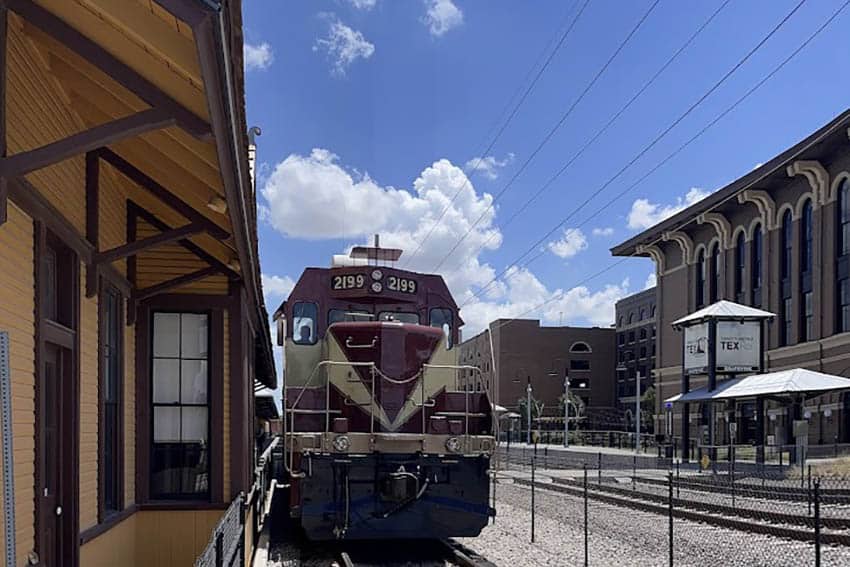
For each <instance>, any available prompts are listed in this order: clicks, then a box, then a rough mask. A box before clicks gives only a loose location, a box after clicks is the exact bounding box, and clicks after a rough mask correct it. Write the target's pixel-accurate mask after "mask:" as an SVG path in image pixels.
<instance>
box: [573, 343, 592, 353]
mask: <svg viewBox="0 0 850 567" xmlns="http://www.w3.org/2000/svg"><path fill="white" fill-rule="evenodd" d="M570 352H593V350H592V349H591V348H590V345H589V344H587V343H586V342H584V341H579V342H577V343H573V344H572V346H570Z"/></svg>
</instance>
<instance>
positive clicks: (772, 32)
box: [467, 0, 834, 303]
mask: <svg viewBox="0 0 850 567" xmlns="http://www.w3.org/2000/svg"><path fill="white" fill-rule="evenodd" d="M805 2H806V0H800V1H799V2H798V3H797V4H796V5H795V6H794V8H792V9H791V11H790V12H788V13H787V14H786V15H785V16H784V17H783V18H782V20H780V21H779V23H777V24H776V25H775V26H774V27H773V28H772V29H771V30H770V31H769V32H768V33H767V35H765V36H764V37H763V38H762V39H761V41H759V42H758V43H757V44H756V45H755V46H754V47H753V48H752V49H750V50H749V52H747V54H746V55H744V57H743V58H742V59H740V60H739V61H738V62H737V63H736V64H735V65H734V66H733V67H732V68H731V69H729V70H728V71H727V72H726V73H725V74H724V75H723V76H722V77H721V78H720V79H719V80H718V81H717V82H715V83H714V85H712V86H711V88H709V89H708V90H707V91H706V92H705V93H704V94H703V95H702V96H700V97H699V98H698V99H697V100H696V101H695V102H694V103H693V104H691V106H689V107H688V109H687V110H685V112H683V113H682V114H680V115H679V116H678V117H677V118H676V119H675V120H674V121H673V122H672V123H671V124H670V125H669V126H667V127H666V128H665V129H664V130H663V131H661V132H660V133H659V134H658V135H657V136H656V137H655V138H654V139H653V140H652V141H651V142H650V143H649V144H647V145H646V146H644V147H643V149H641V150H640V151H639V152H638V153H637V154H636V155H635V156H634V157H632V159H631V160H629V161H628V162H627V163H626V164H625V165H623V166H622V167H621V168H620V169H619V170H618V171H617V172H616V173H615V174H614V175H612V176H611V177H610V178H608V180H607V181H605V183H603V184H602V185H601V186H599V187H598V188H597V189H596V190H595V191H593V192H592V193H591V194H590V195H589V196H588V197H587V198H586V199H584V201H582V202H581V203H580V204H579V205H578V207H576V208H575V209H573V210H572V211H571V212H570V213H569V214H568V215H567V216H566V217H564V218H563V219H561V220H560V221H559V222H558V223H556V224H555V226H553V227H552V228H551V229H550V230H549V231H548V232H547V233H546V234H544V235H543V236H542V237H541V238H539V239H538V240H537V241H535V242H534V244H532V245H531V246H530V247H529V248H528V249H526V251H525V252H523V253H522V254H521V255H520V256H519V257H517V258H516V259H515V260H514V261H513V262H511V263H510V264H509V267H508V268H505V269H504V270H502V271H501V272H500V273H499V274H497V275H496V276H495V277H494V278H493V279H492V280H490V282H488V283H487V284H486V285H485V286H483V287H482V288H481V289H480V290H479V291H478V292H476V293H475V294H473V295H472V297H470V298H469V299H468V300H467V303H468V302H469V301H471V300H472V299H473V298H475V297H478V296H480V295H481V294H482V293H484V292H485V291H486V290H487V289H488V288H489V287H490V286H491V285H492V284H493V283H494V282H496V281H498V279H499V278H501V277H502V276H503V275H504V274H505V273H506V272H507V271H508V270H509V269H510V267H511V266H514V265H517V264H519V263H520V262H522V259H523V258H525V257H526V256H527V255H528V254H529V253H530V252H532V251H534V250H535V249H536V248H537V247H538V246H539V245H541V244H542V243H543V242H545V241H546V240H547V239H548V238H549V237H551V236H552V235H553V234H554V233H555V232H557V231H558V230H559V229H560V228H561V227H563V226H564V225H565V224H566V223H567V222H569V221H570V219H572V218H573V217H574V216H575V215H576V214H578V213H579V212H580V211H581V210H582V209H583V208H584V207H585V206H587V204H588V203H590V201H592V200H593V199H594V198H595V197H596V196H597V195H599V194H600V193H601V192H602V191H604V190H605V189H606V188H607V187H608V186H609V185H611V184H612V183H613V182H614V181H616V180H617V179H618V178H619V177H620V176H621V175H622V174H623V173H625V172H626V171H627V170H628V169H629V168H630V167H631V166H632V165H634V164H635V163H636V162H637V161H638V160H639V159H640V158H642V157H643V156H644V155H646V153H647V152H649V150H651V149H652V148H654V147H655V146H656V145H657V144H658V142H660V141H661V140H662V139H663V138H664V137H665V136H666V135H667V134H668V133H670V131H672V130H673V129H674V128H675V127H676V126H677V125H678V124H679V123H681V122H682V120H684V119H685V118H686V117H687V116H689V115H690V114H691V113H692V112H693V111H694V110H695V109H696V108H697V107H698V106H700V105H701V104H702V103H703V102H704V101H705V100H706V99H707V98H708V97H709V96H711V94H712V93H713V92H714V91H716V90H717V89H718V88H720V86H721V85H723V83H725V82H726V81H727V80H728V79H729V77H731V76H732V75H733V74H734V73H735V72H736V71H737V70H738V69H740V68H741V66H743V65H744V63H746V62H747V61H748V60H749V59H750V58H751V57H752V56H753V55H754V54H755V53H756V52H757V51H758V50H759V49H761V47H762V46H764V44H765V43H767V42H768V40H770V38H771V37H773V36H774V35H775V34H776V32H778V31H779V30H780V29H781V28H782V26H784V25H785V23H787V22H788V20H789V19H791V17H792V16H793V15H794V14H795V13H796V12H797V11H798V10H799V9H800V8H801V7H802V6H803V4H805ZM833 17H834V16H833ZM810 40H811V38H809V39H808V40H807V42H808V41H810ZM807 42H806V43H807ZM804 45H805V44H804ZM799 49H802V48H799ZM799 49H798V50H796V51H795V52H794V54H796V53H798V52H799ZM792 57H793V55H792ZM784 63H785V62H783V63H782V64H781V66H782V65H784ZM781 66H780V68H781ZM776 71H778V69H774V71H773V72H772V73H771V74H770V75H769V76H772V74H774V73H775V72H776ZM765 80H766V79H765ZM751 92H752V91H751ZM751 92H750V93H747V94H746V95H745V97H743V98H746V97H747V96H749V94H751ZM740 100H742V99H739V101H738V102H736V103H735V104H733V105H732V107H730V108H729V109H727V112H730V111H731V109H732V108H734V107H735V106H737V104H739V103H740ZM721 117H722V116H721ZM719 119H720V118H717V119H716V120H715V121H712V122H711V123H709V126H707V127H706V128H704V129H703V130H702V131H701V132H700V133H698V134H697V135H696V136H695V137H694V138H692V139H691V140H689V141H688V142H687V143H686V145H685V146H683V147H682V148H680V149H679V150H677V151H676V152H674V153H673V154H671V155H670V156H668V157H667V158H665V160H664V161H662V163H661V164H659V165H657V166H656V167H655V168H653V170H651V171H650V173H649V174H647V175H646V176H644V177H643V178H642V179H641V181H642V180H643V179H645V178H646V177H648V175H650V174H651V173H652V172H654V171H655V170H657V169H658V168H659V167H661V165H663V164H664V163H666V162H667V161H669V159H672V157H673V156H674V155H676V154H677V153H678V152H679V151H681V149H684V147H686V146H687V145H688V144H690V143H691V142H692V141H693V140H695V139H696V138H698V137H699V136H701V135H702V133H703V132H704V131H705V130H707V129H708V128H710V127H711V126H712V125H713V124H714V123H716V121H717V120H719ZM634 186H636V184H632V185H631V186H630V187H629V188H631V187H634ZM622 194H625V192H623V193H622Z"/></svg>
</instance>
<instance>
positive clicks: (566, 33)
mask: <svg viewBox="0 0 850 567" xmlns="http://www.w3.org/2000/svg"><path fill="white" fill-rule="evenodd" d="M589 3H590V0H584V4H582V6H581V8H580V9H579V11H578V12H577V13H576V15H575V16H574V17H573V19H572V21H571V22H570V24H569V26H568V27H567V29H566V30H564V33H562V34H561V37H560V39H559V40H558V43H557V44H555V47H554V48H553V49H552V51H551V52H550V53H549V56H548V57H547V58H546V61H545V62H544V63H543V66H542V67H541V68H540V70H538V71H537V74H536V75H535V76H534V79H533V80H532V81H531V83H530V84H529V85H528V87H527V88H526V89H525V92H524V93H523V94H522V97H521V98H520V99H519V101H518V102H517V103H516V106H514V108H513V110H512V111H511V113H510V114H509V115H508V118H507V120H505V122H504V123H503V124H502V127H501V128H499V131H498V132H496V135H495V137H493V139H492V140H491V141H490V145H488V146H487V148H486V149H485V150H484V151H483V152H481V154H480V155H479V156H478V159H477V160H476V162H475V164H474V165H473V167H472V171H476V170H477V169H478V167H479V166H480V165H481V161H482V160H483V159H484V158H485V157H486V156H487V155H489V154H490V151H491V150H492V149H493V146H495V144H496V142H497V141H498V140H499V138H500V137H501V136H502V133H504V131H505V129H506V128H507V127H508V125H509V124H510V123H511V121H512V120H513V119H514V117H515V116H516V114H517V112H518V111H519V109H520V107H521V106H522V105H523V103H524V102H525V100H526V99H527V98H528V95H529V94H531V91H532V90H533V89H534V87H535V85H537V82H538V81H539V80H540V77H542V76H543V73H545V72H546V69H547V68H548V67H549V64H550V63H551V62H552V60H553V59H554V58H555V55H556V54H557V53H558V51H560V49H561V46H562V45H563V44H564V42H565V41H566V40H567V38H568V37H569V36H570V34H571V33H572V31H573V28H574V27H575V25H576V22H578V20H579V18H580V17H581V15H582V13H584V9H585V8H587V5H588V4H589ZM533 69H534V67H533V66H532V68H531V70H533ZM531 70H529V73H530V71H531ZM527 76H528V75H526V77H527ZM514 96H516V95H514ZM512 99H513V97H512ZM509 104H510V103H509ZM472 171H470V175H472ZM468 184H469V175H468V176H466V179H464V182H463V184H462V185H461V186H460V188H459V189H458V190H457V191H456V192H455V194H454V196H453V197H452V199H451V201H449V203H448V204H447V205H446V206H445V207H444V208H443V210H442V212H441V213H440V214H439V216H438V217H437V219H436V220H435V221H434V223H433V224H432V225H431V228H430V230H429V231H428V234H426V235H425V238H423V239H422V240H420V241H419V244H417V245H416V249H415V250H414V251H413V253H412V254H410V255H409V256H408V257H407V259H406V261H405V263H404V265H403V266H402V267H404V266H407V265H408V264H410V262H411V261H412V260H413V258H414V257H415V256H416V254H418V253H419V250H421V249H422V246H423V245H424V244H425V242H427V241H428V239H429V238H431V235H432V234H434V230H435V229H436V228H437V226H438V225H439V224H440V223H441V222H442V220H443V218H444V217H445V216H446V213H447V212H448V210H449V209H450V208H451V206H452V205H453V204H454V202H455V201H456V200H457V198H458V196H459V195H460V193H461V191H463V190H464V189H465V188H466V186H467V185H468Z"/></svg>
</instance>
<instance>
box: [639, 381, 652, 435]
mask: <svg viewBox="0 0 850 567" xmlns="http://www.w3.org/2000/svg"><path fill="white" fill-rule="evenodd" d="M653 415H655V386H650V387H649V388H647V389H646V390H644V392H643V396H641V398H640V421H641V425H643V426H646V425H647V424H650V423H652V416H653Z"/></svg>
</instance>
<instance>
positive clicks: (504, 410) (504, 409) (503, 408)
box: [493, 404, 508, 413]
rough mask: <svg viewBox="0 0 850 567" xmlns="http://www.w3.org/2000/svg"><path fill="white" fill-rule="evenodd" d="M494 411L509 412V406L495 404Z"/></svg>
mask: <svg viewBox="0 0 850 567" xmlns="http://www.w3.org/2000/svg"><path fill="white" fill-rule="evenodd" d="M493 411H494V412H496V413H507V411H508V408H506V407H505V406H500V405H499V404H493Z"/></svg>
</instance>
